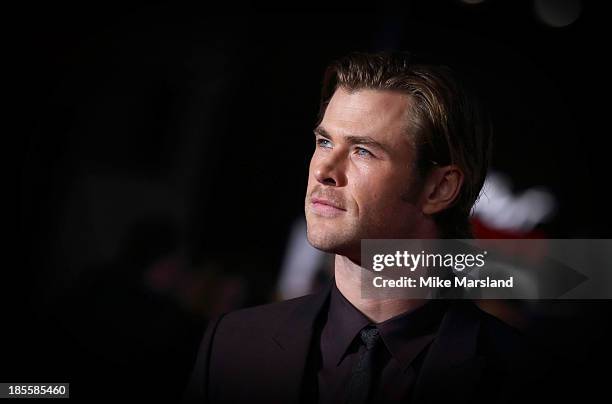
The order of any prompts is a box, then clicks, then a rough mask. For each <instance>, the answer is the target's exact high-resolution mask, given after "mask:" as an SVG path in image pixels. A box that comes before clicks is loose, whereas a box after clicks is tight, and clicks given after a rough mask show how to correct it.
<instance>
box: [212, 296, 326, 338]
mask: <svg viewBox="0 0 612 404" xmlns="http://www.w3.org/2000/svg"><path fill="white" fill-rule="evenodd" d="M319 298H320V296H319V295H318V294H311V295H306V296H302V297H298V298H294V299H290V300H284V301H281V302H274V303H268V304H263V305H259V306H254V307H249V308H244V309H240V310H235V311H231V312H229V313H226V314H224V315H223V316H221V318H220V319H219V321H218V322H217V325H216V334H217V335H219V334H223V335H242V336H244V335H248V334H255V333H256V334H259V335H260V334H262V333H264V334H269V333H270V332H271V331H272V330H274V329H276V328H277V326H278V325H279V324H281V323H284V322H286V321H291V319H292V318H293V317H294V313H296V312H300V311H304V310H310V309H314V307H315V306H316V305H317V304H316V300H317V299H319Z"/></svg>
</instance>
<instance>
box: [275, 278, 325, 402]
mask: <svg viewBox="0 0 612 404" xmlns="http://www.w3.org/2000/svg"><path fill="white" fill-rule="evenodd" d="M331 282H335V280H334V279H332V281H331ZM331 282H330V284H329V285H328V286H327V287H325V289H323V290H322V291H321V292H319V293H317V294H314V295H312V296H310V297H309V298H308V300H306V301H304V302H303V303H302V304H300V305H299V306H297V307H296V309H295V310H293V312H291V313H290V315H289V316H288V318H285V319H280V320H279V324H278V327H277V330H276V332H275V333H274V335H273V337H272V339H273V340H274V343H275V344H276V346H277V348H278V356H275V361H276V363H275V366H274V373H275V374H274V375H271V376H272V377H271V380H274V384H275V391H276V392H278V394H279V397H278V402H287V403H295V402H298V401H300V392H301V391H300V390H301V388H302V381H303V377H304V369H305V367H306V361H307V359H308V354H309V351H310V347H311V342H312V337H313V331H314V328H315V327H314V326H315V321H316V319H317V317H318V315H319V313H320V312H321V310H322V309H323V307H324V306H325V303H326V302H327V300H328V298H329V295H330V292H331V288H332V285H333V283H331ZM276 358H278V360H276Z"/></svg>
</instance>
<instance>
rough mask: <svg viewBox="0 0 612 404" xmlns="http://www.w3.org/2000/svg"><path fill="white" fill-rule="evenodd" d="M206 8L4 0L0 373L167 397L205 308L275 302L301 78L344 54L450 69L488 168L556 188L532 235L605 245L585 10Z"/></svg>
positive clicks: (301, 174) (600, 57)
mask: <svg viewBox="0 0 612 404" xmlns="http://www.w3.org/2000/svg"><path fill="white" fill-rule="evenodd" d="M561 3H564V2H561ZM569 3H570V5H571V3H572V2H569ZM311 4H312V3H311ZM221 6H222V7H223V8H222V9H218V7H214V8H213V6H212V5H210V4H205V3H204V2H200V3H199V4H198V5H190V6H186V5H170V4H157V5H130V6H125V5H124V6H109V5H107V4H106V3H98V4H95V3H93V4H92V3H90V4H89V5H88V6H86V7H85V6H83V5H75V4H71V5H59V6H58V5H56V4H54V5H46V6H38V5H32V6H31V7H30V8H27V9H26V8H24V9H21V10H19V11H18V12H16V13H15V15H14V16H15V21H16V22H17V24H16V27H15V28H14V29H13V30H12V39H11V42H12V44H13V45H14V46H15V49H16V51H17V53H16V55H15V57H14V60H16V61H17V62H18V63H17V65H18V70H19V72H18V74H17V75H16V76H15V78H14V80H12V81H13V83H12V84H17V87H18V89H19V91H18V93H19V95H18V97H17V98H16V99H15V100H16V101H15V102H16V103H17V104H19V106H20V107H23V108H21V109H22V112H23V117H22V116H21V115H17V116H18V118H19V124H18V128H19V129H18V130H17V131H11V135H10V136H8V137H10V138H11V140H12V141H14V142H16V146H15V147H10V148H7V149H8V150H5V152H8V153H9V154H11V155H12V156H9V157H12V158H14V164H13V167H12V168H13V172H15V173H16V174H17V178H18V188H17V192H16V195H17V198H18V199H17V201H18V206H17V210H16V211H15V213H14V214H10V216H12V217H13V218H16V219H17V221H18V231H17V235H16V237H11V239H13V240H17V244H18V248H16V249H13V251H12V252H13V253H15V255H16V257H15V258H16V260H15V262H14V263H13V264H9V263H8V262H7V265H6V267H5V276H4V279H5V281H4V282H3V284H4V285H3V286H5V287H6V288H7V292H6V293H4V297H6V300H7V302H6V304H5V305H4V307H5V309H8V310H7V315H6V316H5V318H6V319H10V320H7V321H6V322H5V326H4V327H3V328H4V331H3V334H4V336H5V337H6V338H8V342H7V343H5V344H4V352H3V358H2V380H3V381H15V382H21V381H32V382H34V381H40V382H43V381H44V382H50V381H56V382H65V381H69V382H70V383H71V396H72V397H73V398H76V399H79V398H80V399H83V400H87V401H90V400H93V399H94V398H99V399H100V400H104V399H106V397H111V396H113V395H114V394H118V393H121V394H122V395H124V396H128V397H140V398H143V399H153V398H155V399H162V400H164V401H167V402H172V401H175V400H176V399H177V397H179V396H180V392H181V391H182V389H183V387H184V383H185V381H186V377H187V375H188V373H189V371H190V368H191V366H192V363H193V360H194V355H195V351H196V349H197V344H198V341H199V339H200V338H201V336H202V332H203V330H204V327H205V325H206V321H207V319H208V318H209V317H210V316H211V315H214V314H215V313H218V312H221V311H224V310H227V309H232V308H237V307H243V306H248V305H254V304H259V303H264V302H268V301H271V300H273V299H274V298H275V295H274V293H275V286H276V279H277V277H278V271H279V267H280V264H281V259H282V256H283V251H284V248H285V243H286V241H287V235H288V233H289V230H290V226H291V223H292V222H293V221H294V220H295V219H296V218H298V217H299V216H300V215H302V210H303V197H304V192H305V186H306V179H307V167H308V161H309V158H310V153H311V151H312V148H313V146H314V143H313V139H312V135H311V130H312V128H313V125H314V123H315V119H316V113H317V110H318V97H319V91H320V83H321V77H322V73H323V70H324V68H325V66H326V65H327V63H329V61H330V60H332V59H333V58H336V57H339V56H342V55H343V54H345V53H347V52H349V51H354V50H361V51H375V50H383V49H403V50H410V51H413V52H416V53H417V54H431V55H432V57H433V58H434V59H438V60H440V61H443V62H444V63H447V64H450V65H451V66H453V67H455V68H456V69H458V70H460V71H462V72H464V74H466V75H467V77H469V78H470V79H471V81H473V83H474V84H475V85H476V87H477V88H478V90H479V91H480V94H481V95H482V98H483V100H484V101H485V102H486V104H487V105H488V106H489V108H490V110H491V112H492V115H493V118H494V123H495V129H496V138H495V149H494V160H493V164H492V165H493V167H494V168H495V169H496V170H499V171H501V172H504V173H506V174H508V175H509V176H510V177H511V178H512V181H513V186H514V190H515V191H516V192H520V190H522V189H526V188H528V187H532V186H545V187H547V189H549V190H550V191H551V192H552V194H554V195H555V197H556V198H557V201H558V203H559V208H558V212H557V214H556V215H555V217H554V218H553V220H551V221H549V222H548V223H546V224H545V225H544V230H545V231H546V234H547V235H548V236H550V237H555V238H599V237H601V238H609V237H610V230H609V229H610V227H609V225H608V224H609V221H608V216H609V215H608V210H609V207H608V206H609V202H608V201H609V199H608V195H609V192H608V189H609V187H610V179H609V175H608V173H609V169H608V164H609V163H608V160H609V158H608V154H609V153H608V150H609V149H608V148H607V144H608V142H607V137H608V136H609V130H608V128H607V126H606V125H604V122H605V121H606V118H607V116H608V115H609V112H608V111H607V110H608V105H609V101H607V97H608V94H609V87H610V86H609V76H608V74H609V73H608V70H607V66H606V65H605V64H604V60H605V59H606V58H605V52H606V46H605V45H606V38H607V35H606V34H607V32H605V31H606V30H605V27H606V25H609V24H608V23H607V21H605V20H603V17H602V15H604V14H603V13H602V10H597V9H595V8H594V7H595V5H594V4H593V3H588V4H583V5H582V11H581V13H580V15H579V17H578V19H577V20H576V21H575V22H573V23H572V24H570V25H568V26H565V27H558V28H554V27H551V26H548V25H546V24H545V23H543V22H542V21H540V20H538V18H537V17H536V16H535V14H534V7H533V2H531V1H518V2H515V1H507V2H502V1H484V2H483V3H482V4H477V5H467V4H464V3H462V2H459V1H437V2H430V1H405V2H402V3H401V5H398V4H395V3H391V2H382V3H378V4H377V5H376V6H372V5H367V4H365V3H353V2H347V3H346V4H337V5H333V6H330V5H327V6H326V7H325V8H324V7H322V6H316V7H315V6H314V5H311V6H308V7H298V6H293V7H291V6H287V5H285V6H283V7H278V6H269V5H263V4H260V3H255V2H253V3H250V4H246V5H243V4H240V5H239V4H237V3H232V4H225V5H221ZM561 7H569V6H561ZM561 11H563V9H562V10H561ZM602 20H603V21H602ZM12 161H13V160H11V162H12ZM8 256H9V257H12V256H13V254H10V253H9V255H8Z"/></svg>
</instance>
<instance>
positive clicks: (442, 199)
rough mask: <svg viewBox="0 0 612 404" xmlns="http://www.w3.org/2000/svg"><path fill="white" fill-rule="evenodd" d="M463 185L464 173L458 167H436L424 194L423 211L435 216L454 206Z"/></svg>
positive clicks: (428, 180)
mask: <svg viewBox="0 0 612 404" xmlns="http://www.w3.org/2000/svg"><path fill="white" fill-rule="evenodd" d="M462 185H463V171H461V169H460V168H459V167H457V166H456V165H448V166H442V167H434V168H433V170H432V171H431V172H430V173H429V176H428V177H427V181H426V183H425V188H424V191H425V192H423V194H422V197H423V199H422V201H421V210H422V211H423V213H424V214H425V215H433V214H435V213H438V212H441V211H443V210H444V209H447V208H449V207H451V206H452V204H453V203H454V202H455V200H456V199H457V197H458V196H459V191H461V186H462Z"/></svg>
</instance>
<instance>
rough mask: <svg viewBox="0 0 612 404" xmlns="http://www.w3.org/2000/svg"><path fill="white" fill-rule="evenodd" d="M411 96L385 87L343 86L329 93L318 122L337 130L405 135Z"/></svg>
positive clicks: (352, 132)
mask: <svg viewBox="0 0 612 404" xmlns="http://www.w3.org/2000/svg"><path fill="white" fill-rule="evenodd" d="M409 108H410V99H409V97H408V96H407V95H405V94H402V93H399V92H395V91H388V90H370V89H364V90H358V91H356V92H349V91H347V90H346V89H344V88H339V89H338V90H336V92H335V93H334V95H333V96H332V98H331V100H330V102H329V104H328V106H327V109H326V110H325V115H324V116H323V121H322V122H321V125H322V126H324V127H325V128H326V130H328V131H330V132H332V133H335V134H339V135H350V134H360V135H364V136H366V135H367V136H372V137H374V136H375V137H377V138H379V139H380V140H384V138H388V139H387V140H392V138H395V137H396V136H400V135H401V136H402V137H405V135H404V131H405V128H406V123H407V118H408V117H407V114H408V111H409Z"/></svg>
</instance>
